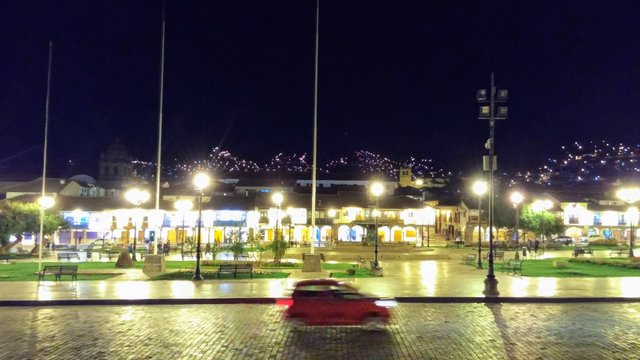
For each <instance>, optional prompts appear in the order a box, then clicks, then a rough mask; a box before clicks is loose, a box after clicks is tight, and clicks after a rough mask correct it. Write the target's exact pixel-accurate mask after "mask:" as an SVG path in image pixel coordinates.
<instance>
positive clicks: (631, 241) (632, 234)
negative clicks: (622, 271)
mask: <svg viewBox="0 0 640 360" xmlns="http://www.w3.org/2000/svg"><path fill="white" fill-rule="evenodd" d="M629 224H630V226H631V229H630V231H631V234H630V235H629V257H634V256H633V245H634V244H635V242H636V241H635V240H636V234H634V233H633V219H631V217H629Z"/></svg>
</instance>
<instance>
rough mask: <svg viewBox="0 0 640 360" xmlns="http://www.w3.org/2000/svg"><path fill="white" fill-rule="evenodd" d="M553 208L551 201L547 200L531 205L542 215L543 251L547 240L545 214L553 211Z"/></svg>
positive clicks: (537, 201)
mask: <svg viewBox="0 0 640 360" xmlns="http://www.w3.org/2000/svg"><path fill="white" fill-rule="evenodd" d="M552 207H553V203H552V202H551V200H549V199H546V200H536V201H534V202H533V204H531V208H532V209H533V211H536V212H539V213H540V215H541V216H540V226H541V227H542V249H543V250H544V240H545V238H546V235H545V229H544V225H545V221H544V213H545V212H546V211H547V210H549V209H551V208H552Z"/></svg>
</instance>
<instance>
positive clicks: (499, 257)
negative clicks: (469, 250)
mask: <svg viewBox="0 0 640 360" xmlns="http://www.w3.org/2000/svg"><path fill="white" fill-rule="evenodd" d="M483 258H484V260H485V261H489V253H488V252H486V253H485V255H484V257H483ZM493 261H500V262H502V261H504V251H498V250H494V251H493Z"/></svg>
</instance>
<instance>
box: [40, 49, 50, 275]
mask: <svg viewBox="0 0 640 360" xmlns="http://www.w3.org/2000/svg"><path fill="white" fill-rule="evenodd" d="M52 59H53V42H52V41H49V65H48V68H47V98H46V100H45V106H44V151H43V160H42V197H41V198H44V197H45V195H46V187H45V182H46V179H47V147H48V145H49V141H48V139H49V97H50V95H51V61H52ZM43 238H44V207H43V206H42V205H40V239H39V241H40V244H39V246H38V272H40V271H41V270H42V245H43V241H42V240H43Z"/></svg>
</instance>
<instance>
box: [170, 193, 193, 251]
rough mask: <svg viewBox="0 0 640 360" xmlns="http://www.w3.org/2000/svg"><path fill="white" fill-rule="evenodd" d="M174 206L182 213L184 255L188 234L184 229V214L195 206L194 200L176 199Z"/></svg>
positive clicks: (182, 247) (182, 248)
mask: <svg viewBox="0 0 640 360" xmlns="http://www.w3.org/2000/svg"><path fill="white" fill-rule="evenodd" d="M174 206H175V208H176V210H178V211H180V212H181V213H182V236H181V239H180V240H181V251H182V256H184V242H185V240H186V239H187V234H186V232H185V230H184V215H185V213H186V212H187V211H189V210H191V209H192V208H193V202H192V201H191V200H186V199H182V200H176V202H175V204H174ZM183 260H184V257H183Z"/></svg>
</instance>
